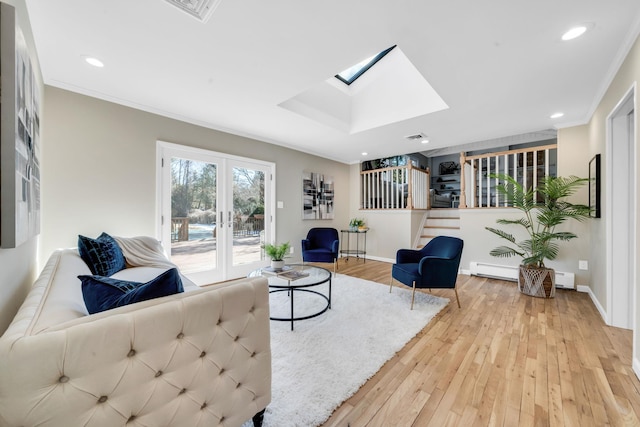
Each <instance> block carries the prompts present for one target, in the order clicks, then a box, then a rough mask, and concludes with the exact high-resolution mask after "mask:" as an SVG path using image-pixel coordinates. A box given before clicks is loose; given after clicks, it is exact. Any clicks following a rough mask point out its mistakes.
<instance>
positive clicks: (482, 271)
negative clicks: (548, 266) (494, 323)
mask: <svg viewBox="0 0 640 427" xmlns="http://www.w3.org/2000/svg"><path fill="white" fill-rule="evenodd" d="M470 271H471V275H472V276H481V277H491V278H493V279H502V280H512V281H514V282H517V281H518V266H513V265H499V264H489V263H486V262H475V261H472V262H471V263H470ZM574 282H575V274H573V273H564V272H562V271H556V288H565V289H575V286H574Z"/></svg>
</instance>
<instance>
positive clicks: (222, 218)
mask: <svg viewBox="0 0 640 427" xmlns="http://www.w3.org/2000/svg"><path fill="white" fill-rule="evenodd" d="M223 225H224V212H222V211H220V226H223Z"/></svg>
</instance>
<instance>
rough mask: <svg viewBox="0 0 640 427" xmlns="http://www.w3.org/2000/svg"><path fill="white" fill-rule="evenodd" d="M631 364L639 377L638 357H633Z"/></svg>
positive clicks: (639, 361) (639, 363) (639, 365)
mask: <svg viewBox="0 0 640 427" xmlns="http://www.w3.org/2000/svg"><path fill="white" fill-rule="evenodd" d="M631 366H632V368H633V372H634V373H635V374H636V377H638V378H639V379H640V359H638V358H636V357H634V358H633V362H632V363H631Z"/></svg>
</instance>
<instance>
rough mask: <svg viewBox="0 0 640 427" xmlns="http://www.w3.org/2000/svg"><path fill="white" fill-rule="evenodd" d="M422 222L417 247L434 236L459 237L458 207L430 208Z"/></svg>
mask: <svg viewBox="0 0 640 427" xmlns="http://www.w3.org/2000/svg"><path fill="white" fill-rule="evenodd" d="M428 215H429V216H428V218H427V219H426V220H425V222H424V228H423V229H422V234H421V235H420V242H419V243H418V248H421V247H423V246H424V245H426V244H427V243H429V241H431V239H433V238H434V237H436V236H452V237H460V215H459V214H458V209H431V210H430V211H429V213H428Z"/></svg>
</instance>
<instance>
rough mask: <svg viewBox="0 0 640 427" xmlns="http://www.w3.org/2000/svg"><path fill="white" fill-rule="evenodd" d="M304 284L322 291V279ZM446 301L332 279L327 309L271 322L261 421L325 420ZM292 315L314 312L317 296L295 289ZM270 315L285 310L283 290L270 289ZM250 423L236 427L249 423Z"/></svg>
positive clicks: (288, 426) (307, 424) (306, 426)
mask: <svg viewBox="0 0 640 427" xmlns="http://www.w3.org/2000/svg"><path fill="white" fill-rule="evenodd" d="M311 289H317V290H321V291H322V292H323V293H325V294H326V293H327V292H328V284H325V285H321V286H317V287H314V288H311ZM448 302H449V300H448V299H446V298H439V297H436V296H432V295H428V294H425V293H422V292H416V299H415V303H414V308H413V311H412V310H410V304H411V289H410V288H399V287H397V286H394V287H393V292H392V293H389V286H388V285H386V286H385V285H383V284H380V283H374V282H370V281H367V280H362V279H357V278H354V277H350V276H345V275H344V274H338V275H337V276H334V278H333V281H332V297H331V309H330V310H327V311H326V312H325V313H324V314H322V315H320V316H319V317H315V318H313V319H307V320H301V321H297V322H295V323H294V330H293V331H291V323H290V322H281V321H273V320H272V321H271V354H272V387H271V389H272V399H271V403H270V404H269V406H267V410H266V413H265V417H264V424H263V425H264V426H265V427H313V426H318V425H320V424H322V423H323V422H325V421H326V420H327V419H328V418H329V417H330V416H331V414H332V413H333V411H334V410H335V409H336V408H337V407H338V406H340V404H341V403H342V402H344V401H345V400H346V399H348V398H349V397H351V396H352V395H353V394H355V392H356V391H358V389H359V388H360V387H361V386H362V385H363V384H364V383H365V382H366V381H367V380H368V379H369V378H371V377H372V376H373V375H374V374H375V373H376V372H377V371H378V370H379V369H380V368H381V367H382V365H384V363H385V362H386V361H387V360H389V359H391V357H393V355H394V354H395V353H397V352H398V351H399V350H401V349H402V347H404V346H405V344H406V343H407V342H408V341H409V340H411V338H413V337H414V336H415V335H416V334H417V333H418V332H420V331H421V330H422V329H423V328H424V327H425V326H426V325H427V324H428V323H429V321H430V320H431V319H432V318H433V317H434V316H435V315H436V314H437V313H438V312H439V311H440V310H442V308H444V307H445V306H446V305H447V303H448ZM294 303H295V311H296V313H295V314H296V316H304V315H307V314H310V313H313V312H314V311H318V310H319V309H321V308H322V307H323V306H324V305H326V301H324V300H323V299H322V298H321V297H318V296H316V295H313V294H307V293H296V294H295V299H294ZM270 309H271V317H285V316H288V313H289V310H290V300H289V298H288V296H287V293H286V292H278V293H274V294H271V295H270ZM252 425H253V424H252V423H251V421H249V422H247V423H245V424H244V426H243V427H249V426H252Z"/></svg>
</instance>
